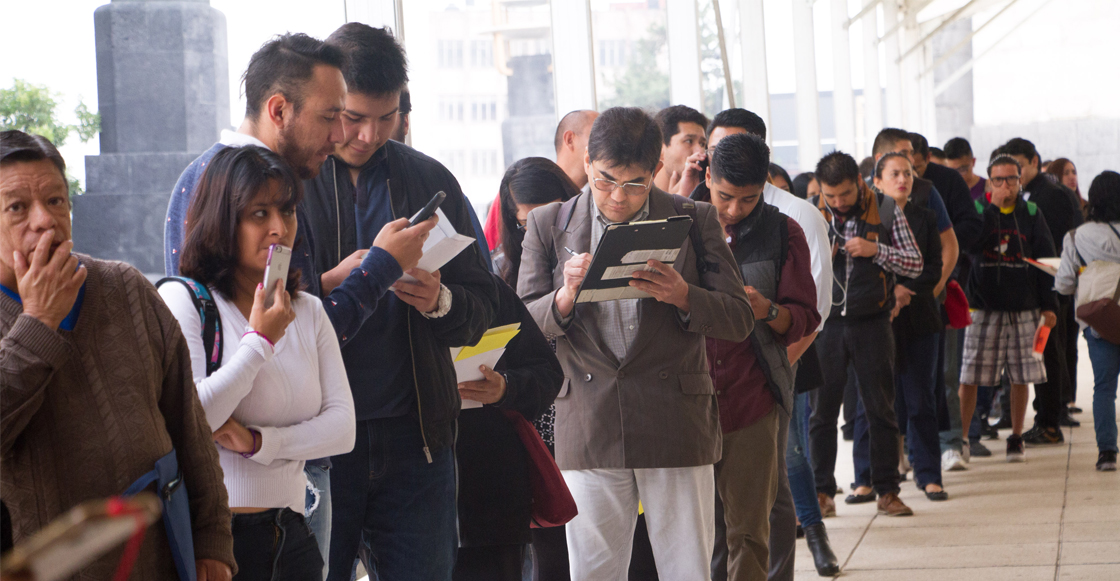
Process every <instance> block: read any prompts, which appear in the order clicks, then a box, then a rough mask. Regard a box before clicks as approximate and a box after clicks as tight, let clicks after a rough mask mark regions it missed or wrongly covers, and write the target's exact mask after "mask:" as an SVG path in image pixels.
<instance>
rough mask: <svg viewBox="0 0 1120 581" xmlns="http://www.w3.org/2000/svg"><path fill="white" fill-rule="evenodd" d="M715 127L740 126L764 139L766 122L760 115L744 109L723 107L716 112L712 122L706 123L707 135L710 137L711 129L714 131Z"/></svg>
mask: <svg viewBox="0 0 1120 581" xmlns="http://www.w3.org/2000/svg"><path fill="white" fill-rule="evenodd" d="M717 127H740V128H742V129H744V130H745V131H746V132H747V133H753V134H754V135H757V136H759V137H761V138H763V139H766V122H765V121H763V120H762V117H759V116H758V115H756V114H754V113H752V112H751V111H747V110H746V109H739V108H734V109H724V110H723V111H720V112H719V113H716V116H715V117H714V118H712V122H711V123H709V124H708V129H707V134H708V137H711V135H712V131H715V129H716V128H717Z"/></svg>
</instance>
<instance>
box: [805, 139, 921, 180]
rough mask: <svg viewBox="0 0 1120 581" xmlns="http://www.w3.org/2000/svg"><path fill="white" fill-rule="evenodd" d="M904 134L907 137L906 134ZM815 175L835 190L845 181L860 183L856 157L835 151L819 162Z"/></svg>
mask: <svg viewBox="0 0 1120 581" xmlns="http://www.w3.org/2000/svg"><path fill="white" fill-rule="evenodd" d="M903 134H904V135H905V133H903ZM880 135H881V133H880ZM903 139H905V138H903ZM876 141H878V139H876ZM813 173H814V174H816V176H817V181H819V182H821V184H823V185H827V186H829V187H833V188H834V187H836V186H838V185H840V184H842V183H844V182H845V181H850V182H854V183H857V184H858V183H859V181H860V173H859V164H858V163H856V159H855V158H854V157H852V156H850V155H848V154H846V153H844V152H843V151H834V152H832V153H830V154H828V155H826V156H824V157H822V158H821V160H820V161H818V162H817V171H815V172H813Z"/></svg>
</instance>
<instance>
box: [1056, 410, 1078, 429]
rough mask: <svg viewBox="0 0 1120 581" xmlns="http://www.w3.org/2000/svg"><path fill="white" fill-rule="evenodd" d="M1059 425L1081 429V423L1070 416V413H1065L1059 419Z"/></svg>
mask: <svg viewBox="0 0 1120 581" xmlns="http://www.w3.org/2000/svg"><path fill="white" fill-rule="evenodd" d="M1058 425H1059V426H1062V427H1064V428H1080V427H1081V422H1079V421H1077V420H1075V419H1073V416H1071V415H1069V412H1065V413H1063V414H1062V416H1061V417H1060V418H1058Z"/></svg>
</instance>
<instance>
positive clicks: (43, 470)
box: [0, 256, 237, 581]
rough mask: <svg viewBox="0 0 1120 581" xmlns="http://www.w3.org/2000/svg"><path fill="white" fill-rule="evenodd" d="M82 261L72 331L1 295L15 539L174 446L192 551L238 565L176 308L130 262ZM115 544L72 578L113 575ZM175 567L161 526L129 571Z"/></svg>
mask: <svg viewBox="0 0 1120 581" xmlns="http://www.w3.org/2000/svg"><path fill="white" fill-rule="evenodd" d="M79 259H80V260H81V261H82V264H84V265H85V267H86V268H87V269H88V271H89V276H88V278H87V279H86V294H85V300H84V302H83V303H82V310H81V314H80V315H79V316H78V320H77V324H76V325H75V327H74V330H73V331H58V330H55V329H50V328H48V327H47V326H46V325H44V324H43V323H42V322H40V321H39V320H38V319H35V318H34V317H31V316H29V315H25V314H23V306H22V305H21V304H20V303H19V302H18V301H15V300H13V299H12V298H11V297H9V296H7V295H4V294H0V410H2V412H0V413H2V416H0V430H2V433H0V444H2V456H0V497H2V498H3V499H4V503H5V504H6V505H7V506H8V509H9V510H10V511H11V514H12V528H13V533H14V536H15V540H16V541H17V542H18V541H19V540H20V539H22V538H25V537H27V536H28V535H31V534H32V533H34V532H36V531H38V530H39V529H41V528H42V527H43V526H45V525H46V524H47V523H49V522H50V521H51V520H52V519H54V518H55V517H57V516H58V515H60V514H62V513H64V512H66V511H67V510H69V509H70V508H71V507H73V506H74V505H76V504H78V503H80V502H82V501H85V500H90V499H95V498H104V497H108V496H112V495H116V494H120V493H121V492H124V490H125V489H126V488H128V486H129V485H130V484H131V483H132V482H133V481H135V480H136V479H137V478H139V477H140V476H142V475H143V474H144V473H146V472H148V471H150V470H151V469H152V467H153V465H154V463H155V461H156V460H158V459H159V458H160V457H162V456H164V455H165V454H167V453H168V452H170V451H171V449H172V448H174V449H175V450H176V453H177V456H178V458H179V468H180V470H181V471H182V473H183V479H184V482H185V484H186V487H187V493H188V495H189V497H190V506H191V524H192V528H193V530H194V548H195V558H196V559H215V560H217V561H221V562H224V563H226V564H228V565H230V567H232V568H233V570H234V571H236V570H237V568H236V565H235V564H234V559H233V536H232V535H231V534H230V511H229V508H228V504H227V501H226V490H225V487H224V486H222V470H221V467H220V466H219V464H218V455H217V452H216V451H215V449H214V442H213V440H212V439H211V433H210V428H209V426H208V425H207V424H206V416H205V413H204V412H203V410H202V405H201V404H200V403H199V400H198V395H197V394H196V393H195V388H194V381H193V380H192V378H191V368H190V354H189V353H188V351H187V343H186V341H185V340H184V339H183V335H182V333H181V332H180V330H179V325H178V324H177V323H176V322H175V318H174V317H173V316H172V315H171V312H170V311H168V309H167V307H166V306H164V303H163V301H162V300H160V298H159V295H158V294H156V289H155V288H154V287H153V286H152V285H151V283H149V282H148V280H147V279H146V278H144V275H142V274H140V272H139V271H137V270H136V269H135V268H132V267H131V266H129V265H127V264H124V263H119V262H107V261H102V260H96V259H92V258H90V257H88V256H79ZM119 557H120V551H119V550H117V551H113V552H111V553H109V554H108V555H106V556H105V557H103V558H101V559H99V560H97V561H96V562H95V563H93V564H92V565H90V566H89V567H86V568H85V569H84V570H83V571H82V572H81V573H79V574H78V575H76V576H75V579H89V580H103V579H109V578H110V577H112V573H113V571H114V569H115V567H116V564H117V560H118V559H119ZM175 577H176V573H175V566H174V564H173V562H172V560H171V552H170V548H169V547H168V545H167V538H166V536H165V534H164V531H163V526H162V525H161V524H156V525H155V526H153V527H152V528H151V530H149V531H148V534H147V535H146V536H145V538H144V545H143V548H142V550H141V551H140V558H139V561H138V562H137V563H136V568H135V569H134V571H133V574H132V577H131V579H134V580H137V579H152V580H159V581H165V580H167V579H174V578H175Z"/></svg>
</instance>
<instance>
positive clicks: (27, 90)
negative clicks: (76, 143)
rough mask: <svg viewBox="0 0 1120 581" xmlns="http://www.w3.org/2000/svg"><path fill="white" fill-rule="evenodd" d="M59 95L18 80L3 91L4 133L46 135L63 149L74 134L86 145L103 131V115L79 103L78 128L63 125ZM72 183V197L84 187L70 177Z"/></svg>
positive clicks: (1, 117) (0, 97) (1, 123)
mask: <svg viewBox="0 0 1120 581" xmlns="http://www.w3.org/2000/svg"><path fill="white" fill-rule="evenodd" d="M57 97H58V94H57V93H53V92H51V90H50V89H48V88H47V87H46V86H45V85H34V84H31V83H28V82H27V81H24V80H22V79H14V82H13V83H12V88H10V89H0V130H7V129H18V130H20V131H23V132H25V133H34V134H38V135H42V136H43V137H46V138H47V139H49V140H51V143H53V144H54V145H55V147H61V146H62V145H63V144H64V143H66V139H67V138H68V137H69V136H70V133H71V132H74V133H77V134H78V138H79V139H81V140H82V143H85V142H87V141H89V140H91V139H93V138H94V137H95V136H96V135H97V132H98V131H100V130H101V115H100V114H98V113H91V112H90V110H89V108H87V107H86V104H85V103H84V102H81V101H80V100H79V102H78V106H77V107H76V108H75V109H74V115H76V116H77V117H78V124H77V125H66V124H63V123H61V122H59V120H58V117H57V116H56V112H55V111H56V109H57V108H58V102H57V101H56V100H55V99H56V98H57ZM66 177H67V180H68V181H69V182H70V195H72V196H73V195H78V194H81V193H82V187H81V184H79V183H78V180H77V179H75V178H74V177H72V176H69V175H67V176H66Z"/></svg>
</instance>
